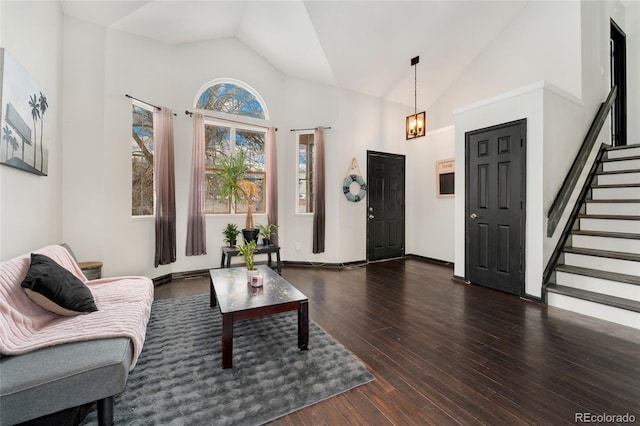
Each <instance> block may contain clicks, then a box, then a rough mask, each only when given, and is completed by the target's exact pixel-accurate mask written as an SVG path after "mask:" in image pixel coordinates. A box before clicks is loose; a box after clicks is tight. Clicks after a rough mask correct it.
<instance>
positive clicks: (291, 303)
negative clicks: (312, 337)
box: [209, 265, 309, 368]
mask: <svg viewBox="0 0 640 426" xmlns="http://www.w3.org/2000/svg"><path fill="white" fill-rule="evenodd" d="M257 268H258V270H259V271H260V275H262V276H263V277H264V278H263V281H264V283H263V286H262V287H257V288H256V287H251V284H249V283H248V282H247V268H244V267H238V268H225V269H211V270H210V271H209V276H210V278H211V286H210V291H211V302H210V303H211V307H215V306H216V305H217V306H218V308H219V309H220V314H222V368H231V367H232V366H233V322H234V321H240V320H246V319H251V318H259V317H264V316H267V315H273V314H280V313H283V312H288V311H298V348H300V350H307V346H308V344H309V299H307V296H305V295H304V294H302V292H300V291H299V290H298V289H297V288H295V287H294V286H292V285H291V284H290V283H289V282H288V281H287V280H285V279H284V278H282V277H281V276H280V275H278V274H276V273H275V272H274V271H273V270H271V268H268V267H267V266H265V265H259V266H257Z"/></svg>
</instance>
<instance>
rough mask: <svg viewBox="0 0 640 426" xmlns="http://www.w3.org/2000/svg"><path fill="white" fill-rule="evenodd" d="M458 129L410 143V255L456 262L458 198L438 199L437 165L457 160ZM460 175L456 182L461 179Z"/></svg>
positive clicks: (428, 133) (408, 190) (408, 185)
mask: <svg viewBox="0 0 640 426" xmlns="http://www.w3.org/2000/svg"><path fill="white" fill-rule="evenodd" d="M454 136H455V128H454V126H448V127H443V128H441V129H438V130H435V131H433V132H427V135H426V136H425V137H424V138H419V139H414V140H412V141H408V142H407V143H406V145H407V170H409V172H410V179H408V180H407V223H408V224H409V225H410V226H408V228H409V232H407V253H410V254H416V255H419V256H423V257H427V258H431V259H437V260H442V261H445V262H453V261H454V258H455V255H454V238H453V235H454V205H455V198H453V197H448V198H438V196H437V187H436V161H437V160H445V159H449V158H454V156H455V145H454ZM460 178H461V177H460V175H458V174H457V173H456V175H455V180H456V182H457V181H458V180H459V179H460Z"/></svg>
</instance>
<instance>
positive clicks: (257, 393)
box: [83, 294, 374, 425]
mask: <svg viewBox="0 0 640 426" xmlns="http://www.w3.org/2000/svg"><path fill="white" fill-rule="evenodd" d="M297 318H298V317H297V313H296V312H291V313H287V314H280V315H273V316H269V317H265V318H259V319H253V320H246V321H239V322H236V323H234V338H233V346H234V347H233V368H232V369H225V370H223V369H222V368H221V367H220V365H221V355H222V349H221V332H222V331H221V330H222V317H221V316H220V313H219V312H218V309H217V308H210V307H209V295H208V294H206V295H197V296H190V297H185V298H179V299H167V300H158V301H155V302H154V303H153V306H152V309H151V318H150V320H149V325H148V327H147V337H146V341H145V344H144V348H143V350H142V354H141V355H140V359H139V361H138V364H137V365H136V367H135V368H134V370H133V371H132V372H131V373H130V375H129V379H128V381H127V387H126V389H125V390H124V392H123V393H122V394H121V395H119V396H118V397H116V403H115V423H116V425H124V424H127V425H129V424H139V425H148V424H162V425H168V424H171V425H182V424H185V425H187V424H188V425H196V424H202V425H204V424H207V425H256V424H262V423H266V422H268V421H271V420H274V419H276V418H278V417H281V416H283V415H286V414H288V413H291V412H294V411H297V410H299V409H301V408H304V407H306V406H309V405H312V404H314V403H317V402H319V401H322V400H324V399H327V398H329V397H332V396H335V395H337V394H339V393H342V392H345V391H347V390H349V389H352V388H354V387H356V386H359V385H362V384H365V383H368V382H370V381H372V380H374V379H373V376H372V375H371V374H370V373H369V372H368V371H367V369H366V368H365V367H364V365H363V364H362V363H361V362H360V361H358V360H357V359H356V358H355V357H354V356H353V354H351V352H349V351H348V350H347V349H346V348H345V347H344V346H342V345H341V344H340V343H338V342H336V341H335V340H334V339H333V338H332V337H331V336H329V335H328V334H327V333H326V332H325V331H324V330H322V329H321V328H320V327H319V326H318V325H317V324H315V323H314V322H313V321H310V322H309V350H308V351H300V350H299V349H298V332H297V330H298V329H297V321H298V319H297ZM83 424H87V425H88V424H97V415H96V411H95V408H94V409H93V411H92V412H90V413H89V415H87V417H86V419H85V420H84V422H83Z"/></svg>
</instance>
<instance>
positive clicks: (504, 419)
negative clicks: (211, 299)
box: [156, 259, 640, 425]
mask: <svg viewBox="0 0 640 426" xmlns="http://www.w3.org/2000/svg"><path fill="white" fill-rule="evenodd" d="M282 275H283V277H285V278H286V279H287V280H288V281H289V282H291V283H292V284H293V285H294V286H295V287H297V288H298V289H300V290H301V291H302V292H303V293H305V294H306V295H307V297H308V298H309V306H310V310H309V312H310V318H311V320H313V321H315V322H316V323H317V324H319V325H320V326H321V327H323V328H324V329H325V330H326V331H327V332H328V333H329V334H331V335H332V336H333V337H334V338H335V339H336V340H338V341H339V342H341V343H342V344H343V345H345V346H346V347H347V348H349V349H350V350H351V351H352V352H353V353H354V354H355V355H356V356H357V357H359V358H360V359H361V360H362V361H363V362H364V363H365V364H366V365H367V366H368V368H369V369H370V371H371V372H372V374H373V375H374V376H375V378H376V380H375V381H374V382H372V383H369V384H367V385H364V386H360V387H358V388H356V389H353V390H351V391H349V392H346V393H344V394H341V395H339V396H337V397H335V398H331V399H329V400H326V401H323V402H320V403H318V404H316V405H313V406H311V407H308V408H305V409H303V410H300V411H298V412H295V413H293V414H290V415H288V416H286V417H282V418H280V419H278V420H276V421H274V422H273V423H272V424H273V425H339V424H375V425H391V424H397V425H415V424H434V425H444V424H462V425H468V424H485V425H503V424H504V425H517V424H552V425H562V424H574V423H580V422H579V421H577V420H579V419H580V418H576V415H580V414H577V413H589V414H590V415H591V416H602V415H624V414H627V413H628V414H629V415H632V416H634V418H635V422H640V332H639V331H638V330H635V329H632V328H628V327H624V326H619V325H616V324H613V323H610V322H607V321H601V320H597V319H594V318H590V317H586V316H583V315H579V314H575V313H572V312H569V311H565V310H562V309H557V308H553V307H547V306H544V305H540V304H537V303H534V302H529V301H524V300H520V299H519V298H517V297H514V296H511V295H508V294H505V293H501V292H497V291H494V290H490V289H486V288H483V287H479V286H467V285H464V284H461V283H458V282H454V281H452V280H451V277H452V276H453V271H452V270H451V269H450V268H448V267H446V266H440V265H434V264H431V263H427V262H424V261H421V260H415V259H406V260H394V261H389V262H382V263H373V264H369V265H367V266H366V267H359V268H353V269H348V270H334V269H320V268H308V267H292V266H285V267H284V268H283V271H282ZM208 286H209V280H208V277H203V278H191V279H185V280H176V281H173V282H171V283H168V284H163V285H161V286H158V287H157V288H156V298H165V297H179V296H185V295H190V294H197V293H207V292H208V288H209V287H208ZM309 344H310V345H312V344H313V342H310V343H309ZM583 416H585V415H583ZM583 418H586V417H583ZM596 420H598V419H597V418H596ZM601 420H605V421H601V422H600V423H607V421H606V420H618V422H620V419H616V418H602V419H601ZM614 423H615V421H614Z"/></svg>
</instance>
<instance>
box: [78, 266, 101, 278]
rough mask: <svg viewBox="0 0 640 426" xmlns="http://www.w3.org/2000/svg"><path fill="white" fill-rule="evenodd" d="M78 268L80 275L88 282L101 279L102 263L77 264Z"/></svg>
mask: <svg viewBox="0 0 640 426" xmlns="http://www.w3.org/2000/svg"><path fill="white" fill-rule="evenodd" d="M78 266H80V269H82V273H83V274H84V276H85V277H87V279H88V280H97V279H98V278H102V262H97V261H89V262H79V263H78Z"/></svg>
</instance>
